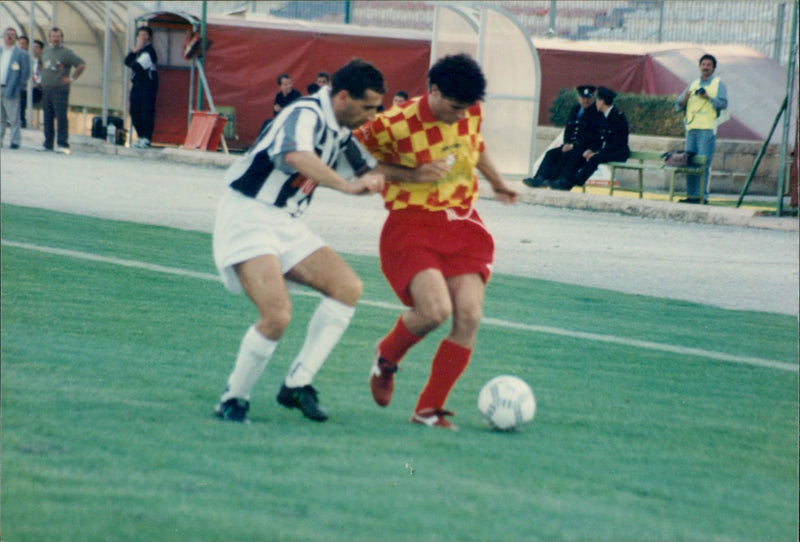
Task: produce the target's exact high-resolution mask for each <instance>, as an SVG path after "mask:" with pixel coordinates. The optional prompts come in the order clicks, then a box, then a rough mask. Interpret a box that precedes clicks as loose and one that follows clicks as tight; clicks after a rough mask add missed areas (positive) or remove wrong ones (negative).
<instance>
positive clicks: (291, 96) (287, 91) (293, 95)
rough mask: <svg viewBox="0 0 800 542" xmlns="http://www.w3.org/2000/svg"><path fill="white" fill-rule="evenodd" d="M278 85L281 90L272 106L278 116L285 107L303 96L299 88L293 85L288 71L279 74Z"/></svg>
mask: <svg viewBox="0 0 800 542" xmlns="http://www.w3.org/2000/svg"><path fill="white" fill-rule="evenodd" d="M278 86H279V87H280V90H279V91H278V93H277V94H276V95H275V105H274V106H273V107H272V111H273V113H274V114H275V115H274V116H276V117H277V116H278V113H280V112H281V111H282V110H283V108H284V107H286V106H287V105H289V104H290V103H292V102H293V101H295V100H296V99H297V98H300V97H301V96H302V95H301V94H300V91H299V90H297V89H296V88H293V87H292V78H291V77H289V74H288V73H282V74H281V75H280V76H278Z"/></svg>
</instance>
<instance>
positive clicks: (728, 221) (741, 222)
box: [23, 130, 798, 231]
mask: <svg viewBox="0 0 800 542" xmlns="http://www.w3.org/2000/svg"><path fill="white" fill-rule="evenodd" d="M41 141H42V135H41V132H40V131H39V130H23V146H33V147H38V146H40V145H41ZM70 145H71V151H72V152H87V153H102V154H109V155H114V154H116V155H120V156H127V157H140V158H143V159H146V160H148V161H150V160H165V161H170V162H175V163H185V164H192V165H201V166H209V167H219V168H226V167H228V166H229V165H230V164H231V163H232V162H234V161H236V160H237V159H238V158H240V157H241V154H231V155H226V154H224V153H222V152H217V153H211V152H201V151H188V150H184V149H180V148H175V147H163V148H161V147H153V148H151V149H148V150H141V149H134V148H126V147H122V146H112V145H109V144H107V143H106V142H105V141H103V140H99V139H93V138H91V137H86V136H79V135H74V134H73V135H70ZM518 189H519V191H520V195H521V197H520V200H521V202H522V203H529V204H535V205H545V206H548V207H560V208H567V209H580V210H588V211H598V212H610V213H618V214H623V215H630V216H640V217H645V218H657V219H665V220H676V221H681V222H694V223H701V224H719V225H728V226H744V227H750V228H767V229H777V230H788V231H797V230H798V218H797V217H775V216H762V215H760V214H759V210H758V209H752V208H738V209H737V208H733V207H722V206H717V205H689V204H683V203H677V201H676V202H668V201H660V200H653V199H638V198H632V197H626V196H624V195H622V196H613V197H612V196H608V195H601V194H588V193H587V194H584V193H582V192H579V191H577V190H574V191H572V192H561V191H555V190H548V189H530V188H528V187H526V186H525V185H523V184H522V183H521V182H519V183H518ZM481 192H482V197H491V194H492V192H491V188H489V187H488V185H487V186H486V187H485V189H483V190H482V191H481ZM714 197H715V196H714V195H713V194H712V199H713V198H714Z"/></svg>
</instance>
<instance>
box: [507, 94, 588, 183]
mask: <svg viewBox="0 0 800 542" xmlns="http://www.w3.org/2000/svg"><path fill="white" fill-rule="evenodd" d="M576 90H577V91H578V103H576V104H575V106H574V107H573V108H572V109H571V110H570V112H569V115H568V116H567V124H566V125H565V126H564V142H563V143H562V144H561V146H559V147H556V148H553V149H550V150H549V151H547V152H546V153H545V155H544V158H543V159H542V163H541V165H540V166H539V170H538V171H537V172H536V175H534V176H533V177H528V178H527V179H523V180H522V182H523V183H525V185H526V186H530V187H531V188H538V187H540V186H545V185H547V184H549V183H550V181H555V180H557V179H559V178H561V172H562V170H563V169H564V166H566V164H567V163H568V162H569V161H571V160H576V159H579V158H580V157H581V156H582V155H583V152H584V151H585V150H586V149H588V148H598V147H599V146H600V127H601V125H602V123H603V115H602V114H601V113H600V112H599V111H598V110H597V108H596V107H595V105H594V91H595V87H593V86H590V85H581V86H579V87H577V89H576Z"/></svg>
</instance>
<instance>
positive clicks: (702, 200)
mask: <svg viewBox="0 0 800 542" xmlns="http://www.w3.org/2000/svg"><path fill="white" fill-rule="evenodd" d="M707 182H708V180H707V179H706V168H703V173H701V174H700V203H701V204H702V205H705V204H706V203H708V202H707V201H706V183H707Z"/></svg>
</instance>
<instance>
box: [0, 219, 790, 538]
mask: <svg viewBox="0 0 800 542" xmlns="http://www.w3.org/2000/svg"><path fill="white" fill-rule="evenodd" d="M2 239H3V246H2V275H1V276H2V539H3V540H4V541H8V542H19V541H45V540H59V541H61V542H64V541H81V542H89V541H156V540H158V541H249V542H252V541H262V540H263V541H267V540H324V541H373V540H374V541H484V540H486V541H521V540H578V541H582V540H587V541H588V540H592V541H597V540H608V541H627V540H630V541H634V540H635V541H662V540H698V541H699V540H734V541H736V540H741V541H752V540H760V541H766V540H776V541H777V540H796V538H797V532H798V520H797V507H798V440H797V429H798V372H797V354H798V352H797V348H798V344H797V319H796V318H794V317H790V316H782V315H775V314H766V313H755V312H743V311H730V310H723V309H718V308H714V307H708V306H703V305H698V304H692V303H686V302H680V301H670V300H664V299H656V298H649V297H644V296H634V295H624V294H620V293H615V292H609V291H604V290H599V289H592V288H583V287H578V286H571V285H564V284H557V283H551V282H545V281H540V280H532V279H526V278H520V277H511V276H503V275H496V276H494V277H493V278H492V281H491V282H490V285H489V288H488V292H487V302H486V310H485V318H486V320H485V322H484V325H483V326H482V328H481V331H480V334H479V337H478V344H477V347H476V349H475V352H474V355H473V361H472V364H471V365H470V367H469V368H468V369H467V371H466V373H465V374H464V376H463V377H462V379H461V380H460V382H459V384H458V386H457V387H456V389H455V390H454V392H453V394H452V395H451V397H450V401H449V404H448V406H449V407H451V408H453V409H455V410H456V411H457V412H458V415H457V416H456V418H455V421H456V423H458V424H459V426H460V427H461V431H460V432H458V433H450V432H447V431H440V430H429V429H427V428H423V427H419V426H414V425H412V424H410V423H408V418H409V416H410V414H411V409H412V408H413V405H414V403H415V400H416V396H417V393H418V392H419V390H420V388H421V386H422V385H423V383H424V381H425V378H426V377H427V373H428V368H429V363H430V357H431V356H432V354H433V352H434V350H435V348H436V346H437V343H438V341H439V340H440V339H441V337H443V336H444V334H445V332H446V330H439V331H437V332H436V333H435V334H433V335H432V336H431V337H428V338H427V339H426V340H425V341H423V342H422V343H420V344H419V345H418V346H416V347H415V348H414V349H413V350H412V351H411V352H410V353H409V355H408V356H407V357H406V359H405V360H404V361H403V363H402V365H401V367H402V371H401V372H400V373H398V377H397V389H396V391H395V398H394V401H393V403H392V404H391V405H390V406H389V407H388V408H386V409H381V408H379V407H377V406H375V405H374V404H373V402H372V399H371V396H370V393H369V387H368V385H367V376H368V371H369V366H370V363H371V356H372V349H373V347H374V344H375V341H376V340H377V339H379V338H380V337H381V336H382V335H383V334H384V333H385V332H386V331H387V330H388V329H389V328H390V326H391V325H392V324H393V322H394V320H395V319H396V317H397V314H398V312H399V310H398V309H395V308H392V306H391V305H394V304H396V300H395V298H394V296H393V294H392V293H391V291H390V290H389V288H388V286H387V285H386V284H385V282H384V280H383V278H382V276H381V274H380V271H379V267H378V262H377V259H376V258H372V257H356V256H346V259H347V261H348V262H349V263H350V264H351V265H352V266H353V268H354V269H356V271H357V272H358V273H359V274H360V276H361V277H362V279H363V280H364V283H365V292H364V296H363V301H364V302H363V303H362V304H361V305H359V307H358V310H357V312H356V316H355V318H354V320H353V322H352V324H351V326H350V328H349V329H348V331H347V333H346V334H345V336H344V338H343V340H342V342H341V343H340V344H339V345H338V346H337V348H336V349H335V350H334V352H333V354H332V355H331V357H330V358H329V360H328V362H327V363H326V365H325V367H324V368H323V369H322V371H321V372H320V374H319V375H318V377H317V379H316V381H315V385H316V386H317V387H318V389H319V390H320V392H321V395H320V399H321V402H322V404H323V406H324V407H325V408H326V409H327V410H328V412H329V413H330V415H331V419H330V420H329V421H328V422H327V423H325V424H318V423H313V422H309V421H307V420H305V419H303V418H302V417H301V415H300V414H299V412H297V411H289V410H286V409H283V408H281V407H280V406H279V405H277V404H276V403H275V399H274V396H275V393H276V392H277V390H278V387H279V386H280V382H281V380H282V378H283V377H284V375H285V372H286V370H287V369H288V366H289V363H290V362H291V360H292V358H293V356H294V354H295V353H296V352H297V350H298V349H299V347H300V344H301V341H302V338H303V335H304V333H305V323H306V322H307V319H308V317H309V315H310V314H311V312H312V311H313V310H314V308H315V306H316V303H317V299H316V298H315V297H313V296H309V295H294V296H293V303H294V320H293V323H292V325H291V326H290V329H289V331H288V332H287V335H286V336H285V338H284V341H283V342H282V343H281V345H280V347H279V349H278V351H277V353H276V355H275V357H274V358H273V360H272V361H271V362H270V365H269V366H268V367H267V370H266V372H265V374H264V376H263V377H262V379H261V380H260V381H259V383H258V385H257V386H256V389H255V391H254V394H253V402H252V409H251V417H252V419H253V422H254V423H253V424H252V425H250V426H246V427H245V426H240V425H236V424H226V423H222V422H219V421H218V420H217V419H216V418H214V417H213V416H212V408H213V406H214V404H215V402H216V401H217V399H218V397H219V393H220V392H221V391H222V388H223V387H224V383H225V379H226V377H227V375H228V372H229V371H230V369H231V366H232V363H233V357H234V355H235V351H236V349H237V347H238V343H239V340H240V338H241V336H242V335H243V333H244V331H245V329H246V328H247V326H248V325H249V324H250V323H251V322H252V321H253V320H254V318H255V312H254V309H253V308H252V307H251V305H250V303H249V302H248V301H247V300H246V299H245V297H244V296H231V295H230V294H228V293H227V292H225V290H224V288H223V287H222V286H221V284H220V283H219V282H218V281H217V280H214V278H213V274H214V269H213V264H212V261H211V246H210V245H211V240H210V236H209V235H208V234H205V233H199V232H189V231H180V230H174V229H168V228H161V227H154V226H145V225H138V224H132V223H125V222H115V221H107V220H99V219H95V218H89V217H82V216H76V215H70V214H63V213H56V212H50V211H43V210H37V209H30V208H24V207H17V206H11V205H3V206H2ZM52 249H59V250H67V251H74V252H69V253H64V252H58V251H55V252H53V251H52ZM87 258H92V259H87ZM130 262H140V263H141V262H143V263H144V264H154V265H158V266H163V267H164V268H170V269H173V270H176V271H175V272H165V270H164V269H163V268H155V267H154V268H145V267H142V266H141V265H140V266H138V267H136V266H131V265H130ZM181 270H183V271H191V272H194V274H193V275H192V274H181V273H182V271H181ZM387 304H388V305H390V306H388V307H387ZM608 322H611V323H612V324H613V325H611V326H608V325H607V323H608ZM592 334H595V335H592ZM605 339H609V340H605ZM704 352H705V353H708V355H705V354H704ZM712 354H713V355H712ZM761 362H764V363H761ZM503 373H512V374H516V375H518V376H520V377H521V378H523V379H524V380H525V381H527V382H528V383H529V384H530V385H531V387H532V389H533V391H534V393H535V394H536V399H537V403H538V410H537V414H536V417H535V418H534V420H533V422H532V423H531V424H530V425H528V426H527V427H526V428H525V429H524V430H523V431H521V432H519V433H516V434H505V433H494V432H491V431H489V430H487V429H486V428H485V427H484V426H483V424H482V422H481V421H480V419H479V416H478V413H477V409H476V406H475V404H476V400H477V395H478V390H479V389H480V387H481V386H482V384H483V383H484V382H486V381H487V380H489V379H490V378H491V377H493V376H496V375H498V374H503Z"/></svg>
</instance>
